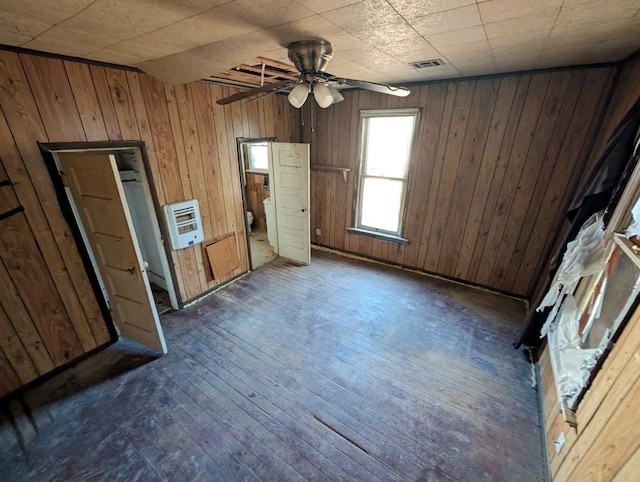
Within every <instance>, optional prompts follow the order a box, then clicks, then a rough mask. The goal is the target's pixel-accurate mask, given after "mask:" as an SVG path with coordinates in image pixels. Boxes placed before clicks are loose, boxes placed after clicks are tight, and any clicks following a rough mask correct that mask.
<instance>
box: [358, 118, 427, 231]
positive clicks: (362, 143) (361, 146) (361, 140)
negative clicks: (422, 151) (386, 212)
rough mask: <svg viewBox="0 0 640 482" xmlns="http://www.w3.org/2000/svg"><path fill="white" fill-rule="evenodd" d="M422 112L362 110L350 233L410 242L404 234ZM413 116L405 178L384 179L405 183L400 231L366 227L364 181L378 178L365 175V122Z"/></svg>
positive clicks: (399, 216)
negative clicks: (380, 118)
mask: <svg viewBox="0 0 640 482" xmlns="http://www.w3.org/2000/svg"><path fill="white" fill-rule="evenodd" d="M420 111H421V109H420V108H418V107H414V108H406V109H370V110H361V111H360V120H359V126H358V128H359V136H358V138H359V141H358V142H359V145H358V182H357V184H356V189H357V192H356V196H355V205H354V213H353V219H354V227H353V228H349V231H351V232H355V233H360V234H365V235H371V236H376V237H380V238H381V239H385V240H388V241H397V242H401V243H407V242H408V240H407V239H405V238H403V237H402V235H403V232H404V224H405V212H406V205H407V192H408V186H409V182H410V179H409V177H410V172H411V166H412V163H413V161H414V159H415V157H416V149H417V139H418V128H419V126H420ZM409 115H411V116H413V134H412V137H411V148H410V150H409V161H408V162H407V166H406V172H405V176H404V177H402V178H394V177H383V178H384V179H396V180H399V181H402V182H403V186H402V202H401V203H400V212H399V214H398V231H386V230H383V229H379V228H373V227H370V226H365V225H363V224H362V223H361V210H360V206H361V202H362V191H363V184H364V179H365V178H366V177H376V176H367V175H365V173H364V169H365V162H364V160H365V159H364V158H365V145H366V143H365V139H366V136H367V130H366V124H367V123H365V122H364V120H365V119H367V118H371V117H396V116H397V117H406V116H409Z"/></svg>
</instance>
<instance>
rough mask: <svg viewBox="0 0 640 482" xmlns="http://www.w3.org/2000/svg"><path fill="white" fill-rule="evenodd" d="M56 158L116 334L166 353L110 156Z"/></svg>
mask: <svg viewBox="0 0 640 482" xmlns="http://www.w3.org/2000/svg"><path fill="white" fill-rule="evenodd" d="M58 160H59V161H60V166H61V168H62V177H63V180H64V182H65V185H66V186H67V187H68V188H69V189H70V190H71V193H72V195H73V200H74V202H75V204H76V206H77V208H78V213H79V215H80V220H81V221H82V224H83V227H84V229H85V231H86V233H87V237H88V239H89V244H90V246H91V250H92V251H93V255H94V256H95V259H96V262H97V265H98V270H99V271H100V274H101V275H102V279H103V280H104V284H105V287H106V290H107V294H108V296H109V301H110V306H111V315H112V316H113V319H114V321H115V322H116V324H117V325H118V328H120V332H121V333H122V336H124V337H126V338H131V339H132V340H136V341H138V342H140V343H142V344H143V345H146V346H148V347H150V348H152V349H154V350H156V351H158V352H160V353H167V345H166V343H165V340H164V335H163V333H162V327H161V326H160V320H159V319H158V312H157V311H156V309H155V303H154V301H153V295H152V293H151V287H150V285H149V280H148V278H147V275H146V272H145V270H144V265H143V262H142V256H141V254H140V248H139V246H138V242H137V240H136V236H135V231H134V229H133V224H132V222H131V216H130V213H129V210H128V209H127V207H126V206H127V205H126V199H125V196H124V191H123V189H122V183H121V182H120V178H119V175H118V168H117V166H116V160H115V158H114V156H112V155H109V154H87V153H75V152H74V153H71V152H60V153H58Z"/></svg>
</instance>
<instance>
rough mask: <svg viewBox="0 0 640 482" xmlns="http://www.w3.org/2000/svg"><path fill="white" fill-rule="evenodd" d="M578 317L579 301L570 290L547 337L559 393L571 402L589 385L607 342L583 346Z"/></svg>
mask: <svg viewBox="0 0 640 482" xmlns="http://www.w3.org/2000/svg"><path fill="white" fill-rule="evenodd" d="M579 320H580V313H579V311H578V307H577V305H576V301H575V299H574V297H573V295H572V294H569V295H567V296H566V297H565V298H564V302H563V303H562V309H561V310H560V313H559V314H558V317H557V319H556V321H555V323H554V324H553V325H552V326H551V327H550V329H549V335H548V337H547V340H548V343H549V353H550V354H551V362H552V365H553V371H554V376H555V379H556V388H557V390H558V395H559V396H560V397H561V399H566V400H567V401H568V404H569V406H571V405H573V403H574V402H575V399H576V398H577V397H578V395H579V394H580V392H581V391H582V387H584V386H585V385H586V383H587V381H588V380H589V377H590V375H591V369H592V368H593V367H594V366H595V364H596V362H597V361H598V358H599V357H600V355H601V354H602V353H603V352H604V349H605V348H606V346H607V344H606V343H603V344H601V345H600V346H598V347H597V348H588V349H585V348H581V347H580V344H581V340H580V333H579ZM608 338H609V337H608V336H605V339H608Z"/></svg>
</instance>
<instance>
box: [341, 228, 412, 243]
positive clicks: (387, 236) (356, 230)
mask: <svg viewBox="0 0 640 482" xmlns="http://www.w3.org/2000/svg"><path fill="white" fill-rule="evenodd" d="M347 231H349V232H350V233H353V234H362V235H363V236H371V237H372V238H378V239H380V240H381V241H390V242H392V243H398V244H409V240H408V239H406V238H402V237H400V236H395V235H393V234H386V233H381V232H378V231H369V230H368V229H362V228H347Z"/></svg>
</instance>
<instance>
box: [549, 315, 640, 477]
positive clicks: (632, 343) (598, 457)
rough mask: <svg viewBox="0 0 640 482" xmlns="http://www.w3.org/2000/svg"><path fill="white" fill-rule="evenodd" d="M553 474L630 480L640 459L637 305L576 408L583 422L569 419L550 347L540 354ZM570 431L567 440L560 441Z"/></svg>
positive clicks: (639, 353) (639, 368) (639, 334)
mask: <svg viewBox="0 0 640 482" xmlns="http://www.w3.org/2000/svg"><path fill="white" fill-rule="evenodd" d="M539 367H540V375H541V379H542V384H541V385H542V386H541V389H542V393H541V396H542V399H543V407H544V413H543V417H544V422H545V433H546V441H547V457H548V459H549V466H550V472H551V476H552V479H553V480H558V481H565V480H594V481H595V480H598V481H609V480H619V481H621V482H623V481H629V480H635V479H633V478H626V476H625V475H623V474H625V473H627V472H628V473H630V474H634V477H637V475H638V470H640V465H638V457H640V411H638V404H640V310H638V311H636V312H635V313H634V315H633V317H632V319H631V320H630V322H629V324H628V325H627V326H626V328H625V330H624V331H623V333H622V334H621V336H620V338H619V339H618V342H617V343H616V345H615V347H614V349H613V350H612V351H611V353H610V354H609V356H608V357H607V359H606V360H605V362H604V364H603V366H602V369H601V371H600V372H599V373H598V374H597V376H596V378H595V379H594V382H593V385H592V386H591V387H590V388H589V391H588V392H587V393H586V395H585V397H584V398H583V400H582V401H581V402H580V404H579V405H578V410H577V411H576V419H577V427H576V428H572V427H571V426H569V424H568V423H567V422H565V421H564V419H563V417H562V414H561V413H560V406H559V404H558V399H557V396H556V390H555V385H554V379H553V372H552V369H551V362H550V360H549V352H548V350H547V348H546V347H545V349H544V350H543V352H542V354H541V356H540V359H539ZM560 433H564V436H565V445H564V447H563V449H562V450H561V451H560V453H559V454H556V453H555V449H554V442H555V441H556V440H557V439H558V436H559V435H560Z"/></svg>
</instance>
